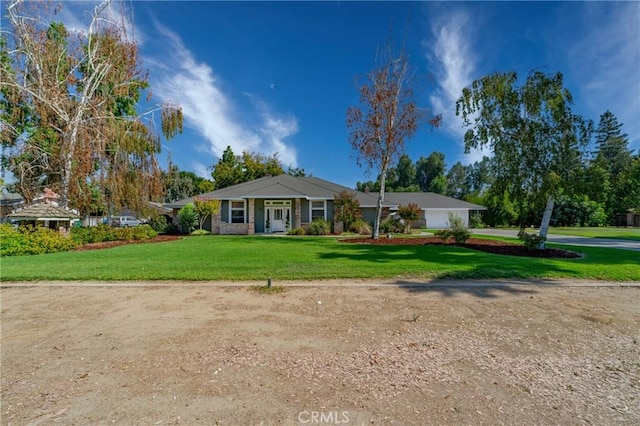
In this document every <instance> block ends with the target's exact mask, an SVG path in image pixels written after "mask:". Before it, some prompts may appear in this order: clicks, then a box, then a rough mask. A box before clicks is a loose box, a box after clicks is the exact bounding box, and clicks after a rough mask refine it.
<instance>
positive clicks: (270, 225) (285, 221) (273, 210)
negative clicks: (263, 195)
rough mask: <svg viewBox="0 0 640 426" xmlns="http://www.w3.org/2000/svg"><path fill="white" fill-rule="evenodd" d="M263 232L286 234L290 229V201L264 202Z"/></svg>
mask: <svg viewBox="0 0 640 426" xmlns="http://www.w3.org/2000/svg"><path fill="white" fill-rule="evenodd" d="M264 206H265V226H264V228H265V231H266V232H286V231H288V230H289V229H290V228H291V200H266V201H265V202H264Z"/></svg>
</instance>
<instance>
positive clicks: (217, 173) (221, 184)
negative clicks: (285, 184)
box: [211, 146, 306, 189]
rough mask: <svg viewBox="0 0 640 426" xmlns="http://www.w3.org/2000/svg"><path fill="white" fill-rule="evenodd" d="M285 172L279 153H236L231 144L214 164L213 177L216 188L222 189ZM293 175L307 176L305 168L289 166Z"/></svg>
mask: <svg viewBox="0 0 640 426" xmlns="http://www.w3.org/2000/svg"><path fill="white" fill-rule="evenodd" d="M281 174H284V168H283V165H282V163H281V162H280V160H279V159H278V155H277V154H274V155H272V156H270V157H268V156H265V155H262V154H260V153H255V152H249V151H244V152H243V153H242V155H235V154H234V153H233V150H232V149H231V147H230V146H228V147H227V149H225V150H224V152H223V154H222V157H221V158H220V160H219V161H218V163H217V164H216V165H214V166H213V172H212V173H211V176H212V177H213V180H214V183H215V186H216V188H218V189H222V188H226V187H228V186H232V185H236V184H238V183H242V182H248V181H250V180H254V179H259V178H261V177H265V176H278V175H281ZM289 174H290V175H292V176H298V177H302V176H306V173H305V171H304V169H299V168H295V169H294V168H291V167H289Z"/></svg>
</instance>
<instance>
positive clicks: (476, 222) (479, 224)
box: [469, 214, 486, 229]
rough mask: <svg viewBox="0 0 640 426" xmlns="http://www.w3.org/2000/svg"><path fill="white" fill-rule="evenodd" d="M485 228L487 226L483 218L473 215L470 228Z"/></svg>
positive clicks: (470, 219)
mask: <svg viewBox="0 0 640 426" xmlns="http://www.w3.org/2000/svg"><path fill="white" fill-rule="evenodd" d="M485 226H486V225H485V224H484V222H483V221H482V216H480V215H479V214H474V215H471V217H470V218H469V227H470V228H475V229H482V228H484V227H485Z"/></svg>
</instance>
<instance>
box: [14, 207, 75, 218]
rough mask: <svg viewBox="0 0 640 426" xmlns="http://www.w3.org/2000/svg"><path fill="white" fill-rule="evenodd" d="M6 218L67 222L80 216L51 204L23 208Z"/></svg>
mask: <svg viewBox="0 0 640 426" xmlns="http://www.w3.org/2000/svg"><path fill="white" fill-rule="evenodd" d="M7 217H10V218H11V219H17V220H69V219H80V216H78V215H77V214H75V213H74V212H72V211H70V210H66V209H63V208H62V207H58V206H54V205H53V204H35V205H32V206H28V207H25V208H23V209H20V210H18V211H15V212H13V213H9V214H8V215H7Z"/></svg>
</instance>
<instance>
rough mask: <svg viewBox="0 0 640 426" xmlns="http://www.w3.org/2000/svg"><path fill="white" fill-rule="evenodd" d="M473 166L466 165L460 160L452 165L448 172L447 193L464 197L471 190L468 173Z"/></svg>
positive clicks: (455, 196) (456, 196)
mask: <svg viewBox="0 0 640 426" xmlns="http://www.w3.org/2000/svg"><path fill="white" fill-rule="evenodd" d="M470 169H471V166H465V165H464V164H462V163H461V162H460V161H458V162H457V163H456V164H454V165H453V166H451V168H450V169H449V171H448V172H447V191H446V195H448V196H450V197H453V198H458V199H462V198H463V197H464V196H465V195H467V194H468V193H469V192H471V191H470V189H469V179H468V175H469V172H470Z"/></svg>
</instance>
